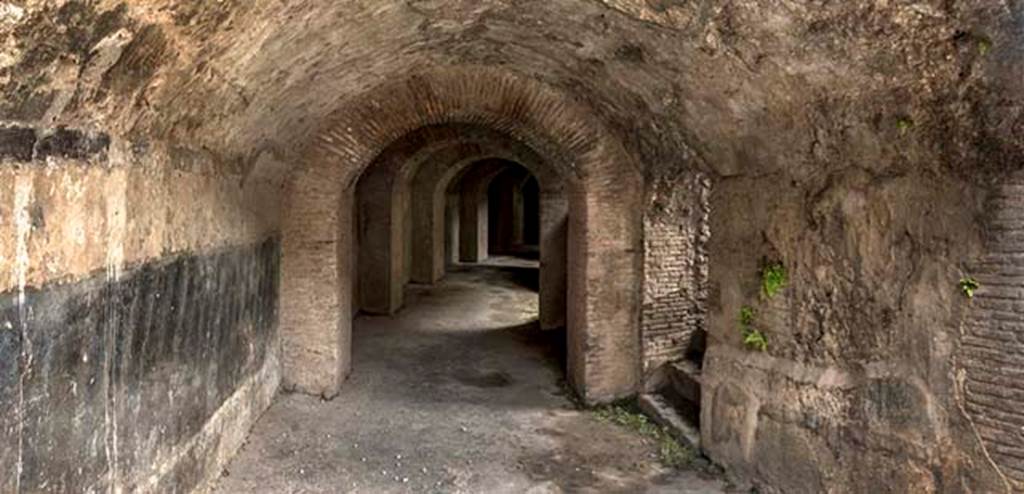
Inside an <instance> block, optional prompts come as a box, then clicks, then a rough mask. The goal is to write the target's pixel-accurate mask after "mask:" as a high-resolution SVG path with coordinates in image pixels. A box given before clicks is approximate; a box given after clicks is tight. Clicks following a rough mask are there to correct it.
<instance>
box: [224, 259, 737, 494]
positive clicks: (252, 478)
mask: <svg viewBox="0 0 1024 494" xmlns="http://www.w3.org/2000/svg"><path fill="white" fill-rule="evenodd" d="M494 264H496V265H492V266H483V267H481V266H478V267H465V266H463V267H458V268H456V269H455V272H453V273H451V274H449V276H448V277H447V278H446V280H445V281H444V282H442V283H440V284H439V285H438V286H436V287H434V288H414V289H412V290H411V291H410V294H409V295H410V296H409V299H408V304H407V306H406V308H405V309H403V310H402V311H401V312H400V313H399V314H398V315H397V316H396V317H393V318H388V317H359V318H357V320H356V323H355V329H354V340H353V359H354V371H353V373H352V375H351V377H350V378H349V380H348V381H347V382H346V384H345V386H344V388H343V391H342V393H341V395H340V396H338V397H337V398H335V399H334V400H332V401H329V402H324V401H321V400H319V399H317V398H313V397H309V396H305V395H299V394H292V395H282V396H280V397H278V399H277V401H276V402H275V403H274V405H273V406H272V407H271V408H270V410H269V411H268V412H267V413H266V414H265V415H264V416H263V417H262V418H261V419H260V421H259V423H258V424H257V425H256V427H255V429H254V430H253V432H252V435H251V436H250V438H249V440H248V443H247V444H246V446H245V447H244V449H243V450H242V451H241V452H240V454H239V455H238V456H237V457H236V458H235V459H234V460H233V461H232V462H231V464H230V465H229V466H228V468H227V469H226V470H225V475H224V477H223V478H222V479H221V480H220V482H219V484H218V485H217V486H216V490H215V492H219V493H275V494H277V493H314V492H317V493H319V492H481V493H501V492H516V493H519V492H532V493H542V492H631V493H632V492H674V493H714V492H722V491H723V489H724V487H723V484H722V483H721V482H719V481H717V480H714V479H711V478H707V477H706V476H705V475H702V474H698V473H697V472H693V471H679V470H674V469H669V468H666V467H664V466H662V465H661V464H660V463H659V462H658V460H657V449H656V446H655V445H654V444H652V443H650V442H649V440H645V439H643V438H641V437H640V436H638V435H635V434H634V433H632V432H630V431H628V430H626V429H624V428H622V427H619V426H616V425H613V424H609V423H605V422H602V421H600V420H598V419H596V418H595V415H594V414H593V412H588V411H579V410H577V409H576V408H575V407H574V406H573V404H572V403H571V401H570V400H569V399H568V398H567V396H566V395H565V393H564V391H563V388H562V386H560V384H559V383H560V379H561V376H562V370H561V363H560V359H559V354H560V353H561V352H562V351H563V350H561V348H563V345H562V341H563V340H564V333H563V332H553V333H552V332H546V333H542V332H540V331H538V330H537V329H536V327H535V320H536V316H537V295H536V293H535V292H533V291H532V290H530V289H529V287H531V286H533V285H534V284H535V282H536V274H537V272H536V269H535V268H530V267H522V266H516V265H515V264H516V263H514V262H496V263H494ZM508 264H512V265H511V266H509V265H508Z"/></svg>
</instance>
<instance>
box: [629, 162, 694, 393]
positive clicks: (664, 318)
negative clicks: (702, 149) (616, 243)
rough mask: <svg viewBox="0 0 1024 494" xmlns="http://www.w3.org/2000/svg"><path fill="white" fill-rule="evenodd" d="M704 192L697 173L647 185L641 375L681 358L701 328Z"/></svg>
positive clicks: (684, 355) (660, 180)
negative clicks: (650, 187)
mask: <svg viewBox="0 0 1024 494" xmlns="http://www.w3.org/2000/svg"><path fill="white" fill-rule="evenodd" d="M710 191H711V182H710V180H708V179H707V178H706V177H704V176H702V175H701V174H697V173H690V174H681V175H679V176H678V177H676V178H675V179H673V180H666V179H659V180H656V181H655V183H654V184H653V186H652V194H651V195H650V197H649V199H648V203H647V208H646V211H645V213H644V292H643V308H642V312H641V318H642V322H641V331H642V334H643V363H644V373H645V374H647V373H649V372H650V371H653V370H655V369H657V368H658V367H659V366H660V365H661V364H664V363H666V362H671V361H675V360H680V359H682V358H684V357H686V354H687V351H688V350H689V349H690V348H691V345H692V343H693V340H694V336H695V335H697V334H698V332H699V331H702V330H703V329H704V318H705V313H706V300H707V278H708V262H707V252H706V245H707V240H708V238H709V235H710V230H709V228H708V214H709V212H710V206H709V199H710V197H709V196H710Z"/></svg>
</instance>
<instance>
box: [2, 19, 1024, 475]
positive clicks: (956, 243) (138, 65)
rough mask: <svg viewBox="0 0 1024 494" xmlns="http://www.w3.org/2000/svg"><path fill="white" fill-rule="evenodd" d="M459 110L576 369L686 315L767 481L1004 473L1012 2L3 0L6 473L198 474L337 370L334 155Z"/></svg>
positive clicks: (1019, 433) (675, 338) (1018, 419)
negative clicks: (495, 169) (524, 187)
mask: <svg viewBox="0 0 1024 494" xmlns="http://www.w3.org/2000/svg"><path fill="white" fill-rule="evenodd" d="M459 126H472V127H474V128H481V129H485V130H486V132H490V133H493V134H497V135H500V136H501V139H497V140H493V141H491V144H481V146H483V148H482V149H477V150H476V151H474V152H477V151H479V153H478V155H479V156H485V157H487V158H495V159H507V160H512V161H516V157H515V156H510V155H509V151H508V150H509V149H527V150H528V151H529V154H530V156H532V157H536V161H537V163H535V165H536V166H538V167H540V169H543V170H547V171H548V172H550V173H551V176H553V177H556V178H557V181H558V183H560V184H561V185H560V187H561V188H560V189H558V190H557V191H555V192H553V195H552V196H551V199H552V201H554V202H555V203H557V204H559V205H562V206H564V207H565V208H566V211H567V213H565V216H564V217H563V216H562V215H561V213H560V214H559V215H557V218H560V219H557V220H556V221H552V222H550V223H547V224H545V225H544V227H543V228H549V229H550V232H552V234H553V235H561V236H560V237H557V238H560V239H564V242H563V243H564V245H565V246H566V247H565V250H564V251H562V250H559V251H558V252H553V251H551V250H550V249H549V250H548V251H547V252H546V253H545V252H544V250H543V246H542V252H541V257H542V267H541V269H542V272H543V269H544V262H548V263H553V264H549V266H552V265H553V266H557V269H554V270H552V271H548V272H549V273H550V272H559V273H564V278H560V279H558V280H553V281H552V283H554V285H547V286H564V296H553V297H551V298H550V300H553V301H555V302H556V304H557V306H558V307H557V311H556V312H557V315H556V316H553V317H552V320H556V321H559V322H560V321H561V319H563V318H562V317H561V314H563V313H564V315H565V317H564V320H565V327H566V333H567V342H566V343H567V345H566V346H567V350H566V352H567V354H566V358H567V376H566V377H567V379H568V382H569V383H570V384H571V385H572V387H573V388H574V390H575V392H576V393H577V394H579V396H581V397H582V399H583V400H584V401H585V402H587V403H591V404H596V403H603V402H610V401H614V400H617V399H620V398H629V397H632V396H635V395H636V394H637V393H641V392H644V391H646V390H647V388H648V384H649V383H648V380H649V379H650V378H651V376H653V375H655V374H657V370H658V369H660V368H662V366H664V365H665V364H670V363H672V362H673V361H675V360H678V359H681V358H686V357H687V349H688V348H690V346H691V345H692V344H693V341H692V339H693V337H694V335H705V334H706V349H705V350H704V351H703V352H702V360H701V361H700V362H698V365H699V366H700V369H701V373H700V387H701V396H702V397H703V399H702V401H701V403H700V411H701V413H700V415H701V417H700V424H699V427H700V432H701V434H700V435H701V447H702V450H703V453H704V454H706V455H707V456H708V457H709V458H710V459H711V460H712V461H714V462H716V463H717V464H719V465H721V466H722V467H724V468H725V469H726V470H727V471H728V472H730V473H731V474H732V475H734V476H736V477H737V478H741V479H744V480H745V481H747V482H751V483H753V484H755V485H757V486H759V487H760V488H761V489H762V490H763V491H765V492H979V493H980V492H1024V408H1022V407H1021V403H1022V400H1024V399H1022V396H1024V385H1022V384H1021V383H1022V382H1024V375H1022V373H1021V365H1022V363H1024V353H1022V352H1024V350H1022V348H1024V346H1022V344H1024V304H1022V303H1021V296H1022V293H1024V271H1022V270H1021V269H1020V268H1018V265H1019V264H1020V262H1021V260H1022V256H1021V254H1022V252H1024V251H1022V249H1021V246H1022V244H1021V234H1020V218H1021V213H1022V211H1024V204H1021V202H1020V201H1019V200H1018V196H1019V193H1020V191H1021V187H1022V186H1021V185H1020V182H1021V180H1020V177H1021V175H1020V173H1021V171H1020V169H1021V165H1022V164H1024V4H1022V3H1021V2H1020V0H961V1H949V0H900V1H894V0H847V1H841V2H839V1H824V0H820V1H819V0H777V1H768V0H731V1H729V0H693V1H668V0H658V1H655V0H646V1H641V0H516V1H512V0H474V1H469V0H466V1H461V0H407V1H392V0H377V1H356V0H352V1H336V2H328V1H321V0H288V1H278V0H224V1H218V2H209V1H202V0H127V1H117V0H8V1H0V492H5V493H6V492H15V493H28V492H39V491H53V492H67V491H72V492H88V491H96V492H98V491H104V490H110V491H124V492H129V491H140V492H147V491H149V492H152V491H158V492H166V491H178V492H188V491H192V490H197V489H203V488H204V486H207V485H208V482H209V481H210V480H211V479H212V478H214V477H215V476H217V475H219V473H220V468H221V466H222V465H223V464H224V463H225V462H226V461H227V459H228V458H230V457H231V455H232V454H233V453H234V452H235V451H236V450H237V448H238V447H239V445H240V444H241V442H242V440H243V438H244V436H245V434H246V432H247V431H248V430H249V429H250V427H251V426H252V424H253V423H254V422H255V420H256V419H257V418H258V417H259V415H260V413H262V411H263V410H264V409H265V408H266V407H267V406H268V405H269V403H270V402H271V400H272V399H273V396H274V394H275V393H277V392H278V390H279V389H282V388H284V389H294V390H297V391H301V392H306V393H310V394H316V395H320V396H323V397H324V398H332V397H334V396H336V395H337V394H338V392H339V390H341V389H343V387H344V385H345V383H344V380H345V377H346V376H347V375H348V373H349V372H350V371H351V370H352V362H351V360H350V354H351V351H350V346H351V314H352V313H353V298H354V297H355V296H356V294H357V288H356V287H357V286H359V285H360V283H359V278H358V273H359V271H360V270H359V267H360V266H358V265H357V264H358V260H359V259H360V256H359V245H358V242H357V240H358V238H357V235H356V230H355V229H354V228H355V227H356V226H358V218H359V214H360V211H359V202H358V201H356V200H355V190H354V188H355V184H356V183H357V182H358V180H359V177H360V176H361V175H362V174H363V172H364V171H365V170H367V169H368V167H369V166H370V165H371V163H373V162H374V161H375V160H376V159H377V158H378V157H379V156H381V154H382V153H383V152H384V151H385V150H386V149H388V147H389V146H390V145H392V144H393V143H395V142H405V143H409V146H411V147H415V148H416V149H415V150H411V151H410V153H411V154H410V156H411V155H412V153H413V152H414V151H415V152H419V151H421V150H423V149H429V148H431V146H432V145H435V146H436V145H437V142H436V141H431V139H432V138H431V137H430V136H431V135H433V133H432V132H423V130H422V129H425V128H432V127H437V128H447V129H453V128H459ZM418 131H419V132H421V133H422V134H417V135H424V136H426V137H424V138H423V139H422V140H421V141H422V142H420V141H417V140H416V139H413V140H412V141H409V140H408V139H407V136H410V135H413V133H416V132H418ZM456 134H457V133H456ZM438 135H444V136H445V137H443V138H444V139H446V140H447V142H448V143H449V144H450V145H451V146H456V145H458V144H460V142H461V141H460V140H465V141H467V142H468V141H470V140H471V137H468V136H463V137H460V136H459V135H455V136H454V137H453V136H452V135H451V132H448V131H441V132H440V133H439V134H438ZM404 138H405V139H406V140H405V141H403V139H404ZM498 143H502V144H501V145H498ZM468 157H469V155H460V156H452V159H451V160H450V161H449V163H457V162H458V161H459V160H462V159H468ZM521 164H522V163H521ZM437 166H442V164H437ZM395 169H396V170H397V169H401V170H412V169H413V168H410V167H403V166H396V167H395ZM431 169H434V168H431ZM437 171H438V173H437V174H436V175H437V176H450V174H446V173H442V170H441V169H437ZM410 173H411V172H410ZM389 180H391V181H393V182H396V183H415V177H403V178H402V180H397V181H395V180H394V177H390V178H389ZM403 181H404V182H403ZM428 185H429V184H428ZM434 185H435V186H440V182H437V183H434ZM541 185H542V186H543V183H542V184H541ZM438 190H446V189H443V188H442V189H438ZM446 195H447V194H444V193H442V194H436V195H434V196H431V195H429V194H428V195H422V196H423V197H431V199H429V200H424V201H423V202H424V203H418V204H411V205H409V208H408V210H411V211H417V210H420V209H421V208H431V209H429V210H430V211H445V206H444V204H442V203H438V202H437V201H442V200H445V196H446ZM394 197H395V198H396V199H395V200H394V201H391V202H393V203H395V204H399V205H401V204H403V201H406V200H408V197H413V196H412V195H411V194H408V193H407V192H402V191H399V192H396V195H395V196H394ZM438 197H439V198H440V199H438ZM562 206H559V207H562ZM403 207H405V206H403ZM424 210H427V209H424ZM541 214H544V206H543V204H542V205H541ZM445 231H448V230H445ZM442 235H443V234H442ZM541 235H542V236H543V235H544V233H543V232H542V234H541ZM408 237H409V235H404V234H395V235H392V236H390V237H389V239H390V240H387V241H388V242H406V240H405V239H407V238H408ZM439 238H440V237H439ZM387 245H388V248H389V249H390V250H393V251H397V250H395V249H398V247H396V246H394V245H392V244H387ZM402 248H408V245H405V246H404V247H402ZM436 252H443V249H440V248H438V249H437V250H436ZM545 256H548V257H545ZM545 260H546V261H545ZM766 266H781V267H782V268H783V270H784V273H785V283H784V284H783V286H782V288H781V289H780V290H779V291H778V292H777V293H774V292H773V294H772V296H766V295H765V290H764V286H763V285H764V279H763V278H764V273H765V268H766ZM403 269H404V268H403ZM394 278H396V279H400V280H402V281H403V282H404V281H405V278H408V277H407V276H405V275H402V274H401V273H399V275H398V276H395V277H394ZM559 283H561V285H559ZM968 288H970V289H968ZM563 306H564V307H563ZM552 314H554V313H552ZM755 330H756V332H757V333H752V332H753V331H755ZM750 334H759V335H761V336H763V338H764V339H765V340H766V345H764V346H763V347H758V346H757V345H751V344H749V343H745V342H744V339H745V337H746V336H749V335H750Z"/></svg>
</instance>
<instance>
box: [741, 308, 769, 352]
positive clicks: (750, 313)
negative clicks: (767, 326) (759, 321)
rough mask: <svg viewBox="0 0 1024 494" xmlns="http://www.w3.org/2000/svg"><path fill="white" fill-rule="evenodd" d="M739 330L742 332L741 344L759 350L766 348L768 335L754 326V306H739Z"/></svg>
mask: <svg viewBox="0 0 1024 494" xmlns="http://www.w3.org/2000/svg"><path fill="white" fill-rule="evenodd" d="M740 331H741V332H742V334H743V344H744V345H746V346H747V348H750V349H751V350H758V351H761V352H764V351H767V350H768V337H767V336H765V334H764V333H762V332H761V331H760V330H758V329H756V328H754V308H753V307H750V306H749V305H744V306H743V307H740Z"/></svg>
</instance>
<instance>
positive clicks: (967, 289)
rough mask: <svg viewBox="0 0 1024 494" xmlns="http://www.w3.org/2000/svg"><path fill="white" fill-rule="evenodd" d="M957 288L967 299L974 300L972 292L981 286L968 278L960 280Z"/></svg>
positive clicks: (976, 281)
mask: <svg viewBox="0 0 1024 494" xmlns="http://www.w3.org/2000/svg"><path fill="white" fill-rule="evenodd" d="M959 286H960V291H962V292H964V295H965V296H967V298H974V292H975V291H976V290H977V289H979V288H981V284H979V283H978V280H975V279H974V278H972V277H970V276H964V277H963V278H960V283H959Z"/></svg>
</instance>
